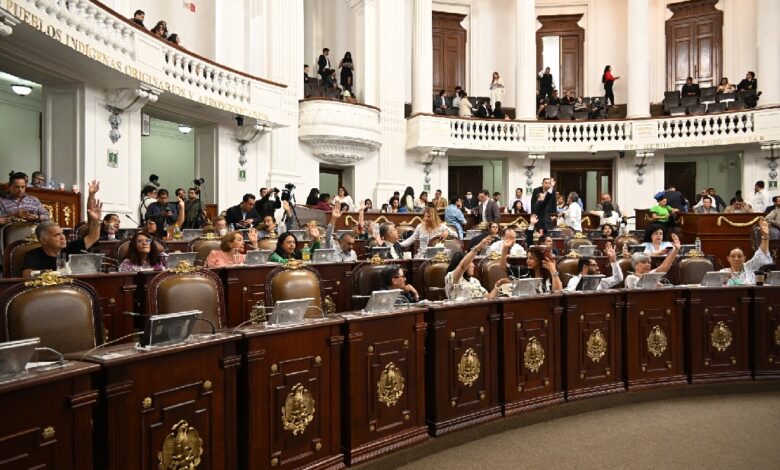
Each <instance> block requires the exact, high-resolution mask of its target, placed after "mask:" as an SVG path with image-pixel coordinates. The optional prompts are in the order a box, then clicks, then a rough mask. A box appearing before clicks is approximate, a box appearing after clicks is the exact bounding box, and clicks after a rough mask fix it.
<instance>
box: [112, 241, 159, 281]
mask: <svg viewBox="0 0 780 470" xmlns="http://www.w3.org/2000/svg"><path fill="white" fill-rule="evenodd" d="M144 269H154V270H155V271H161V270H163V269H165V254H164V253H160V248H159V247H158V246H157V243H155V242H154V238H153V237H150V236H149V235H147V234H146V233H144V232H135V234H134V235H133V236H132V237H131V238H130V242H129V244H128V245H127V255H126V256H125V259H123V260H122V263H121V264H120V265H119V272H132V271H141V270H144Z"/></svg>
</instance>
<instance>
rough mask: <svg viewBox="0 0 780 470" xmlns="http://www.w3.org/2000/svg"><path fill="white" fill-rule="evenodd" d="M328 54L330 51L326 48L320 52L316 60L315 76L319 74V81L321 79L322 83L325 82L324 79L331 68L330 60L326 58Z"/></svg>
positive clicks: (328, 74)
mask: <svg viewBox="0 0 780 470" xmlns="http://www.w3.org/2000/svg"><path fill="white" fill-rule="evenodd" d="M329 53H330V49H328V48H327V47H326V48H325V49H323V50H322V54H320V58H319V59H317V74H319V76H320V79H322V81H323V83H324V82H325V77H328V76H330V71H331V66H330V59H329V58H328V54H329Z"/></svg>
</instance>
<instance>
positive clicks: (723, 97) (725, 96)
mask: <svg viewBox="0 0 780 470" xmlns="http://www.w3.org/2000/svg"><path fill="white" fill-rule="evenodd" d="M735 99H737V94H736V93H721V94H720V95H718V101H719V102H721V103H728V102H730V101H734V100H735Z"/></svg>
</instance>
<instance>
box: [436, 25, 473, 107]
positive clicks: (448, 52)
mask: <svg viewBox="0 0 780 470" xmlns="http://www.w3.org/2000/svg"><path fill="white" fill-rule="evenodd" d="M463 18H465V15H458V14H455V13H442V12H439V11H434V12H433V90H432V93H434V94H435V93H438V92H439V90H442V89H443V90H446V91H447V93H448V94H449V93H452V91H453V90H455V87H456V86H461V87H464V88H465V86H466V30H465V29H463V27H462V26H461V25H460V23H461V21H463ZM466 91H468V90H466Z"/></svg>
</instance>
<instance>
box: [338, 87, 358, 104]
mask: <svg viewBox="0 0 780 470" xmlns="http://www.w3.org/2000/svg"><path fill="white" fill-rule="evenodd" d="M341 99H342V100H344V101H346V102H347V103H357V98H355V95H353V94H352V89H351V88H344V90H342V91H341Z"/></svg>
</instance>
